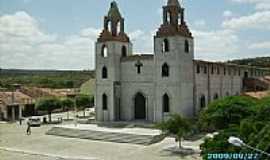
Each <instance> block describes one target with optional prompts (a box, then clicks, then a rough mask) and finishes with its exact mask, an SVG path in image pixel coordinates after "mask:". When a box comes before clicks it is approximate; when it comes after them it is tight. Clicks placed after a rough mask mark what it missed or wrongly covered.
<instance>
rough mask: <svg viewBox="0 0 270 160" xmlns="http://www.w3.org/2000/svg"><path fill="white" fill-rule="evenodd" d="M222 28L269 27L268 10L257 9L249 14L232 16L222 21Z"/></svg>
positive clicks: (269, 14) (269, 13)
mask: <svg viewBox="0 0 270 160" xmlns="http://www.w3.org/2000/svg"><path fill="white" fill-rule="evenodd" d="M223 27H224V28H229V29H234V30H240V29H268V30H269V29H270V11H258V12H256V13H254V14H252V15H249V16H242V17H238V18H232V19H230V20H226V21H224V22H223Z"/></svg>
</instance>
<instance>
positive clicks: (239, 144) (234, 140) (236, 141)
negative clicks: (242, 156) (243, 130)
mask: <svg viewBox="0 0 270 160" xmlns="http://www.w3.org/2000/svg"><path fill="white" fill-rule="evenodd" d="M228 142H229V143H230V144H232V145H234V146H236V147H247V148H249V149H251V150H254V151H256V152H259V153H261V154H264V155H267V156H268V157H270V154H269V153H267V152H264V151H262V150H260V149H257V148H254V147H251V146H250V145H248V144H246V143H244V142H243V140H241V139H240V138H238V137H233V136H231V137H229V139H228Z"/></svg>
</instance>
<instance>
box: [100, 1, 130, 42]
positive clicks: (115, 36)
mask: <svg viewBox="0 0 270 160" xmlns="http://www.w3.org/2000/svg"><path fill="white" fill-rule="evenodd" d="M98 41H103V42H104V41H121V42H129V37H128V36H127V35H126V33H125V22H124V18H123V17H122V15H121V13H120V11H119V8H118V5H117V3H116V1H112V2H111V5H110V9H109V11H108V14H107V16H105V17H104V27H103V31H102V33H101V34H100V36H99V38H98Z"/></svg>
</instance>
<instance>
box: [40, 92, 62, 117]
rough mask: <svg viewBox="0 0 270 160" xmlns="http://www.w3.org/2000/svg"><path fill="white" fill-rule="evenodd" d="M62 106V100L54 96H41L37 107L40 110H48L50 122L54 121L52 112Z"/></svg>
mask: <svg viewBox="0 0 270 160" xmlns="http://www.w3.org/2000/svg"><path fill="white" fill-rule="evenodd" d="M61 107H62V105H61V101H60V100H59V99H57V98H54V97H46V98H41V99H40V100H38V102H37V103H36V108H37V109H38V110H41V111H47V113H48V117H49V122H51V121H52V116H51V114H52V112H53V111H54V110H56V109H60V108H61Z"/></svg>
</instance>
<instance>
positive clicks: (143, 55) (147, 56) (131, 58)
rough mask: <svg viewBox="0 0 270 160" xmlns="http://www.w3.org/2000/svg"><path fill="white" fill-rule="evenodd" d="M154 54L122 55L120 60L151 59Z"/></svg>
mask: <svg viewBox="0 0 270 160" xmlns="http://www.w3.org/2000/svg"><path fill="white" fill-rule="evenodd" d="M153 59H154V55H151V54H142V55H131V56H127V57H122V58H121V61H137V60H153Z"/></svg>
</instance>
